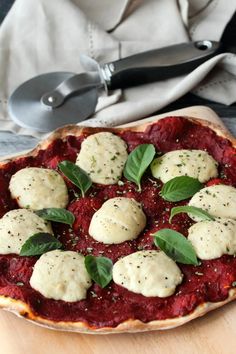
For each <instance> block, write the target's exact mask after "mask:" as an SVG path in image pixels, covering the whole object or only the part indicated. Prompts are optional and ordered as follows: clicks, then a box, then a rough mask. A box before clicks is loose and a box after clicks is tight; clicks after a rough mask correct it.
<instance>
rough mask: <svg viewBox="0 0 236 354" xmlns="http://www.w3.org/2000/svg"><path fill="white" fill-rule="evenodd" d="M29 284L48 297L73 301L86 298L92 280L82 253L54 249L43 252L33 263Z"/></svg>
mask: <svg viewBox="0 0 236 354" xmlns="http://www.w3.org/2000/svg"><path fill="white" fill-rule="evenodd" d="M30 285H31V286H32V288H33V289H35V290H37V291H39V292H40V293H41V294H42V295H43V296H45V297H46V298H48V299H54V300H64V301H67V302H74V301H79V300H83V299H86V294H87V289H88V288H89V287H90V286H91V285H92V280H91V278H90V276H89V274H88V272H87V270H86V268H85V265H84V256H83V255H81V254H79V253H77V252H73V251H60V250H56V251H50V252H47V253H44V254H43V255H42V256H41V257H40V258H39V259H38V261H37V262H36V263H35V265H34V270H33V273H32V276H31V278H30Z"/></svg>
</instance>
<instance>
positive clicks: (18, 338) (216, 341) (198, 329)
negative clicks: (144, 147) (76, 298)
mask: <svg viewBox="0 0 236 354" xmlns="http://www.w3.org/2000/svg"><path fill="white" fill-rule="evenodd" d="M168 114H169V113H168ZM168 114H165V115H162V116H166V115H168ZM172 114H173V115H189V116H193V117H199V118H204V119H209V120H211V121H216V122H218V123H219V117H217V115H216V114H215V113H214V112H213V111H212V110H211V109H209V108H207V107H190V108H187V109H183V110H178V111H175V112H171V115H172ZM157 118H159V116H155V117H152V118H148V119H147V121H150V120H155V119H157ZM235 338H236V302H235V303H230V304H228V305H226V306H224V307H223V308H220V309H218V310H215V311H213V312H211V313H209V314H207V315H205V316H204V317H202V318H199V319H197V320H194V321H192V322H190V323H188V324H186V325H184V326H182V327H178V328H176V329H171V330H165V331H154V332H146V333H145V332H144V333H135V334H112V335H89V334H78V333H67V332H57V331H53V330H49V329H46V328H42V327H39V326H36V325H35V324H32V323H30V322H27V321H26V320H24V319H21V318H18V317H16V316H15V315H13V314H11V313H8V312H5V311H3V310H1V311H0V343H1V344H0V345H1V349H0V353H2V354H31V353H32V354H46V353H55V354H65V353H68V354H91V353H98V354H124V353H125V354H137V353H140V354H152V353H153V354H154V353H155V354H159V353H161V354H235V353H236V339H235Z"/></svg>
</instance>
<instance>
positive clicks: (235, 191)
mask: <svg viewBox="0 0 236 354" xmlns="http://www.w3.org/2000/svg"><path fill="white" fill-rule="evenodd" d="M189 205H190V206H194V207H197V208H201V209H204V210H206V211H207V212H208V213H209V214H211V215H212V216H217V217H222V218H229V219H236V188H234V187H231V186H226V185H224V184H218V185H215V186H210V187H206V188H203V189H201V190H200V191H199V192H197V193H196V194H194V196H193V197H192V198H191V200H190V202H189ZM189 216H190V217H191V218H192V219H193V220H196V221H200V220H201V219H200V218H199V217H196V216H194V215H191V214H189Z"/></svg>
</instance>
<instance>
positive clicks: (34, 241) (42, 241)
mask: <svg viewBox="0 0 236 354" xmlns="http://www.w3.org/2000/svg"><path fill="white" fill-rule="evenodd" d="M61 247H62V244H61V242H59V241H58V240H57V239H56V238H55V237H54V236H53V235H51V234H48V233H46V232H39V233H37V234H34V235H33V236H31V237H30V238H28V240H26V241H25V243H24V244H23V246H22V247H21V250H20V256H38V255H41V254H43V253H46V252H48V251H52V250H56V249H58V248H61Z"/></svg>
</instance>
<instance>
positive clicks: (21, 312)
mask: <svg viewBox="0 0 236 354" xmlns="http://www.w3.org/2000/svg"><path fill="white" fill-rule="evenodd" d="M184 118H186V119H188V120H190V121H192V122H194V123H196V124H198V125H202V126H206V127H209V128H211V129H212V130H214V131H215V132H216V134H217V135H218V136H221V137H223V138H226V139H228V140H230V141H231V143H232V145H233V146H234V147H236V139H235V138H234V137H233V136H232V135H231V134H230V133H229V132H228V131H227V130H225V129H223V128H222V127H221V126H219V125H217V124H214V123H211V122H209V121H206V120H203V119H200V118H199V119H197V118H191V117H184ZM154 123H155V121H154V122H148V123H145V124H141V125H136V126H132V127H124V128H90V127H79V126H75V125H67V126H64V127H63V128H59V129H57V130H56V131H55V132H53V133H52V134H51V135H50V136H49V137H48V138H47V139H45V140H44V141H42V142H41V143H39V144H38V146H37V147H36V148H35V149H33V150H32V151H30V152H28V153H26V154H23V155H19V156H17V157H11V158H9V159H6V160H3V161H1V162H0V168H1V166H4V164H6V163H8V162H10V161H13V160H16V159H20V158H22V157H26V156H36V155H37V153H38V151H39V150H45V149H47V147H48V146H49V145H50V144H51V143H52V142H53V141H54V140H55V139H59V138H60V139H64V138H66V137H67V136H68V135H74V136H80V135H87V134H92V133H97V132H100V131H109V132H117V131H119V132H121V131H127V130H128V131H137V132H142V131H144V130H145V129H146V128H147V127H148V126H149V125H152V124H154ZM235 298H236V289H231V290H230V292H229V296H228V298H227V299H226V300H224V301H220V302H215V303H212V302H207V303H203V304H200V305H199V306H198V307H196V309H195V310H194V311H193V312H192V313H190V314H188V315H186V316H182V317H177V318H171V319H166V320H156V321H151V322H148V323H143V322H141V321H139V320H134V319H129V320H127V321H125V322H123V323H121V324H119V325H118V326H117V327H114V328H113V327H102V328H93V327H91V326H89V325H88V324H86V323H84V322H69V321H68V322H64V321H59V322H56V321H52V320H47V319H45V318H43V317H40V316H37V315H35V314H34V313H33V312H32V311H31V309H30V307H29V306H28V305H27V304H26V303H24V302H22V301H20V300H15V299H12V298H10V297H5V296H0V307H1V308H3V309H5V310H8V311H11V312H13V313H15V314H16V315H18V316H20V317H24V318H26V319H27V320H29V321H33V322H34V323H36V324H38V325H41V326H44V327H48V328H51V329H55V330H62V331H72V332H81V333H91V334H106V333H122V332H141V331H151V330H162V329H169V328H174V327H178V326H180V325H182V324H184V323H187V322H189V321H191V320H193V319H195V318H197V317H200V316H203V315H204V314H206V313H207V312H209V311H212V310H214V309H216V308H218V307H221V306H223V305H225V304H226V303H228V302H230V301H232V300H234V299H235Z"/></svg>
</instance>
